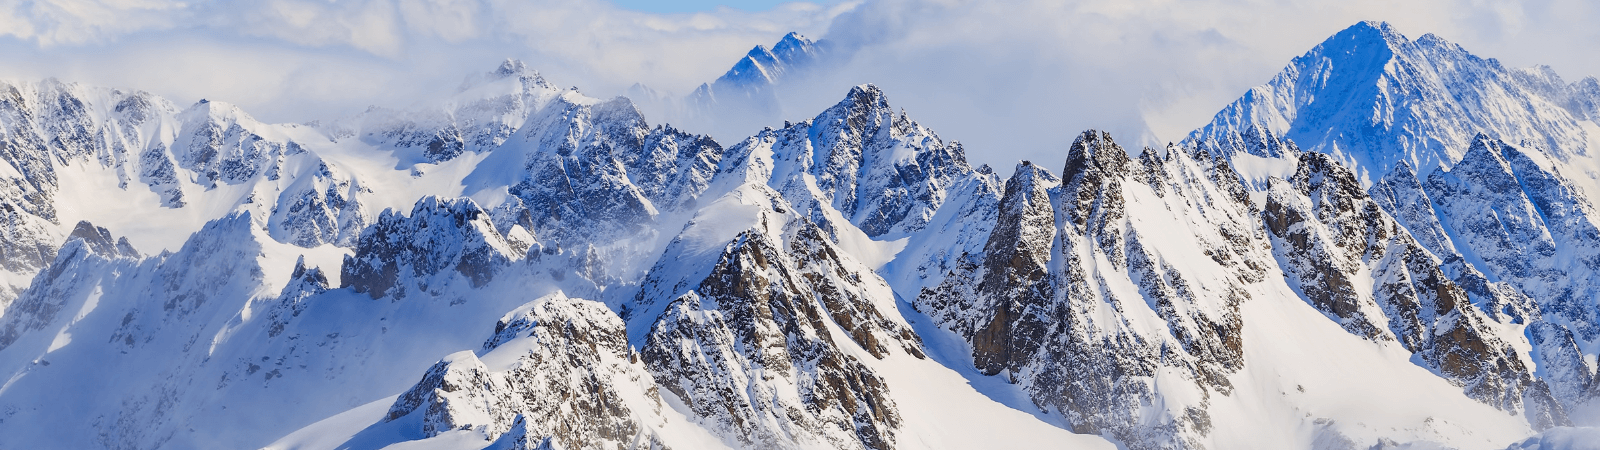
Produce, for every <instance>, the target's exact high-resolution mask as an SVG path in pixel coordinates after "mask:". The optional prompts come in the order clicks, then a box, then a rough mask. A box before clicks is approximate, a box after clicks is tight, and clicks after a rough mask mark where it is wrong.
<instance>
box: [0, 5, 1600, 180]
mask: <svg viewBox="0 0 1600 450" xmlns="http://www.w3.org/2000/svg"><path fill="white" fill-rule="evenodd" d="M1361 20H1382V21H1388V22H1390V23H1391V24H1393V25H1394V26H1395V27H1397V28H1398V29H1399V30H1400V31H1401V32H1402V33H1404V34H1406V35H1407V36H1409V37H1412V38H1416V37H1418V36H1421V35H1423V34H1426V33H1434V34H1437V35H1439V36H1442V37H1444V38H1445V39H1448V40H1451V41H1453V42H1456V43H1459V44H1461V45H1463V46H1464V47H1466V48H1467V49H1468V50H1469V51H1472V52H1473V53H1475V54H1478V55H1480V56H1485V57H1494V58H1499V59H1500V60H1501V61H1502V62H1503V63H1505V64H1507V65H1509V66H1517V67H1521V66H1533V65H1536V64H1546V65H1550V66H1552V67H1553V68H1554V69H1555V70H1556V71H1557V72H1558V73H1560V74H1562V75H1563V76H1564V77H1566V78H1567V79H1568V80H1569V81H1576V80H1578V79H1581V78H1583V77H1586V76H1591V75H1600V58H1596V57H1595V56H1594V55H1595V51H1594V49H1595V48H1600V27H1595V26H1593V25H1592V24H1594V23H1600V2H1592V1H1588V0H1522V1H1499V0H1406V1H1392V0H1347V1H1339V2H1328V1H1308V0H1281V1H1268V0H1091V1H1053V0H1050V1H1047V0H994V1H965V0H924V1H911V0H837V1H828V2H782V3H780V2H772V1H757V0H749V1H726V0H723V1H719V0H705V1H687V2H661V1H648V0H616V1H611V0H338V1H330V0H259V1H250V2H241V1H228V0H182V1H177V0H0V61H3V62H0V79H13V80H38V79H42V78H45V77H56V78H59V79H62V80H64V81H75V82H82V83H86V84H94V85H101V86H112V87H120V88H128V89H141V90H146V91H149V92H152V93H155V94H157V95H162V96H165V97H167V98H169V99H172V100H173V101H175V102H177V103H179V104H188V103H191V102H194V101H197V100H199V99H201V98H207V99H211V100H221V101H226V102H230V103H235V104H238V105H240V106H241V107H243V108H244V109H245V110H246V111H249V112H250V113H251V114H253V115H255V116H256V117H257V118H260V119H262V120H266V121H269V122H304V121H309V120H314V119H331V118H337V117H342V116H346V115H350V114H354V113H357V112H360V111H362V110H364V109H366V108H367V107H368V106H371V105H379V106H387V107H406V106H410V105H416V104H426V103H428V102H431V101H436V100H438V99H440V98H442V97H444V96H447V95H449V94H450V93H451V92H452V90H453V88H454V87H455V86H458V85H459V84H460V82H461V80H462V79H463V78H465V77H466V76H467V75H469V74H473V73H477V72H484V71H488V70H492V69H493V68H495V67H496V66H498V65H499V63H500V62H501V61H503V60H505V59H506V58H516V59H520V60H522V61H524V62H526V63H527V64H528V65H529V66H530V67H533V68H535V69H537V70H539V71H540V72H541V73H542V74H543V75H544V76H545V78H546V79H548V80H550V81H551V82H552V83H554V84H557V85H561V86H568V85H570V86H575V87H578V88H580V89H581V90H582V91H583V92H585V93H586V94H589V95H592V96H597V97H611V96H615V95H620V94H623V93H625V92H627V90H628V88H629V87H630V86H632V85H633V84H635V83H641V84H644V85H646V86H649V87H651V88H653V89H655V90H656V91H658V92H664V93H666V95H673V96H681V95H685V94H688V93H689V92H691V91H692V90H693V89H694V88H695V87H696V86H698V85H699V84H700V83H704V82H709V81H711V80H714V79H715V78H716V77H718V76H720V75H721V74H722V73H723V72H725V71H726V70H727V69H728V68H729V67H730V66H732V64H733V63H734V62H736V61H737V60H738V59H739V58H740V57H741V56H742V55H743V54H744V53H745V52H747V51H749V49H750V48H751V47H753V46H755V45H771V44H772V43H774V42H776V41H777V40H778V39H779V38H781V37H782V36H783V35H784V34H785V33H788V32H790V31H796V32H800V33H801V34H804V35H806V36H808V37H811V38H813V39H827V40H829V41H832V42H833V43H834V44H835V46H836V48H839V49H843V51H844V52H846V54H848V55H849V56H848V58H846V59H845V60H844V62H843V63H842V64H841V65H840V66H838V67H834V68H830V69H829V71H828V73H826V74H823V75H819V76H816V77H813V78H812V79H808V80H806V82H805V85H804V86H803V87H804V89H795V90H793V92H794V94H792V98H785V99H784V100H785V111H784V116H785V117H790V118H792V119H794V120H800V119H804V118H807V117H810V116H813V115H815V114H816V113H818V112H821V111H822V109H824V108H826V107H827V106H828V105H830V104H832V103H834V102H836V101H838V100H839V99H841V98H842V97H843V95H844V93H845V92H847V91H848V89H849V87H850V86H853V85H856V84H862V83H874V84H876V85H878V86H879V87H881V88H883V89H884V90H885V92H887V93H888V95H889V99H890V101H891V103H892V104H893V105H894V106H896V107H900V108H904V109H906V110H907V112H908V113H909V114H910V115H911V116H912V117H913V118H914V119H917V120H918V121H919V122H921V123H922V124H924V125H927V126H929V127H931V128H933V129H934V130H936V131H937V132H938V133H939V134H940V135H941V136H942V137H944V138H946V139H954V140H959V141H962V142H963V144H964V146H965V148H966V149H967V152H968V156H969V158H971V159H973V160H974V161H975V162H977V163H988V164H992V165H994V166H995V167H996V168H997V169H1000V170H1001V171H1002V172H1003V173H1005V172H1009V171H1010V168H1011V167H1012V166H1013V165H1014V164H1015V163H1016V161H1017V160H1019V159H1032V160H1036V161H1041V163H1044V164H1046V167H1054V166H1055V165H1056V164H1053V163H1045V161H1053V160H1060V159H1063V158H1064V154H1065V149H1066V147H1067V146H1068V145H1069V144H1070V141H1071V139H1072V138H1073V137H1074V136H1076V135H1077V133H1078V132H1080V131H1082V130H1084V129H1088V128H1096V129H1103V130H1108V131H1110V132H1112V133H1113V135H1114V136H1117V137H1118V140H1119V141H1121V142H1123V143H1125V144H1133V145H1160V144H1161V143H1164V142H1168V141H1177V140H1181V139H1182V138H1183V137H1184V135H1185V134H1187V133H1188V131H1190V130H1193V129H1195V128H1197V127H1199V126H1201V125H1203V124H1205V123H1206V122H1208V121H1209V120H1210V118H1211V115H1212V114H1215V112H1216V111H1218V110H1220V109H1222V107H1223V106H1225V105H1226V104H1227V103H1228V102H1230V101H1232V100H1234V99H1236V98H1238V97H1239V96H1240V95H1241V94H1242V93H1243V92H1244V91H1245V90H1247V89H1249V88H1250V87H1251V86H1255V85H1258V84H1262V83H1264V82H1266V81H1267V80H1268V79H1270V78H1271V77H1272V76H1273V75H1274V74H1276V73H1277V72H1278V71H1279V70H1281V69H1282V68H1283V67H1284V66H1285V65H1286V64H1287V63H1288V62H1289V60H1290V59H1291V58H1293V57H1295V56H1298V55H1300V54H1302V53H1304V52H1305V51H1307V50H1309V49H1311V48H1312V47H1313V46H1315V45H1316V44H1317V43H1319V42H1321V41H1322V40H1323V39H1325V38H1327V37H1328V36H1331V35H1333V34H1334V33H1336V32H1338V31H1339V30H1341V29H1343V28H1345V27H1348V26H1350V25H1352V24H1354V23H1356V22H1358V21H1361ZM773 125H774V126H777V125H780V124H773ZM691 131H695V130H691ZM749 131H750V133H753V132H755V131H756V130H749ZM719 134H738V133H728V132H721V133H719ZM716 137H717V138H718V139H719V140H721V141H724V142H728V143H731V142H732V141H736V140H738V139H740V138H742V137H743V136H723V135H717V136H716Z"/></svg>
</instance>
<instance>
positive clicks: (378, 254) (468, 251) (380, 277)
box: [340, 197, 535, 300]
mask: <svg viewBox="0 0 1600 450" xmlns="http://www.w3.org/2000/svg"><path fill="white" fill-rule="evenodd" d="M534 244H535V242H534V241H533V237H532V236H531V235H528V233H527V232H526V231H523V230H522V228H521V226H517V225H513V226H512V227H511V231H510V232H509V233H507V234H506V235H501V234H500V232H499V231H497V230H496V229H495V226H494V223H492V222H490V220H489V213H487V212H485V211H484V210H483V209H481V208H479V207H478V205H477V203H474V202H473V201H472V200H469V199H453V200H442V199H439V198H436V197H427V198H424V199H422V200H419V201H417V205H416V206H415V207H413V208H412V209H411V215H410V216H409V217H407V216H402V215H400V213H398V212H395V211H393V210H387V211H384V212H383V214H382V215H380V216H378V220H377V222H376V223H374V224H373V225H372V226H371V227H369V228H367V229H366V230H365V231H363V232H362V233H361V239H360V241H359V242H358V243H357V245H356V253H355V255H354V256H347V257H345V262H344V266H343V269H342V272H343V273H342V274H341V276H340V280H341V283H342V284H343V286H341V287H353V288H355V290H356V292H364V293H366V294H367V295H369V296H371V297H372V298H373V299H378V298H383V297H385V296H387V297H390V298H391V299H393V300H400V299H403V298H405V297H406V296H407V295H409V294H410V293H411V292H412V291H418V292H429V291H430V290H432V291H434V292H437V291H438V289H439V288H440V286H441V285H442V284H444V283H448V282H449V281H450V280H451V279H453V278H454V276H455V275H456V274H459V275H460V276H462V277H464V278H466V281H467V282H469V283H471V284H472V286H474V287H476V286H482V285H484V284H486V283H488V282H489V281H490V280H493V279H494V276H495V274H496V272H497V271H498V270H499V269H500V268H501V267H503V266H505V265H506V263H507V262H509V261H515V260H520V259H522V258H523V256H524V255H526V253H527V252H528V249H529V248H530V246H532V245H534Z"/></svg>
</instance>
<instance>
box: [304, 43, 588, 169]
mask: <svg viewBox="0 0 1600 450" xmlns="http://www.w3.org/2000/svg"><path fill="white" fill-rule="evenodd" d="M456 93H457V96H456V98H454V99H452V100H451V101H450V102H448V103H447V104H445V105H444V106H443V107H442V108H438V109H435V110H427V111H400V110H391V109H383V108H373V109H371V110H368V111H367V112H366V113H364V114H362V115H361V116H360V117H358V118H357V119H355V120H354V122H355V123H353V124H348V125H345V124H331V125H329V126H326V127H324V128H326V129H327V131H328V132H329V134H331V135H334V136H336V137H338V136H342V135H345V134H346V133H350V134H354V133H356V132H357V130H355V128H359V133H360V136H359V138H360V139H361V141H362V142H366V143H369V144H372V145H377V146H387V147H393V148H395V149H396V150H397V151H398V152H397V153H400V154H401V156H402V164H408V163H409V162H410V161H417V162H430V163H439V162H444V161H449V160H452V159H455V158H456V157H458V156H461V154H462V153H464V152H474V153H482V152H486V151H490V150H493V149H495V148H496V147H498V146H500V145H501V144H502V143H504V142H505V141H506V140H507V139H510V138H511V135H512V134H514V133H516V131H517V128H518V127H520V126H522V124H523V122H524V121H526V120H527V118H528V115H530V114H532V113H533V112H535V111H537V110H539V108H541V107H543V106H544V105H546V104H547V103H548V102H550V101H551V100H553V99H554V98H555V97H558V96H559V95H560V94H561V89H558V88H556V87H555V86H552V85H551V84H550V83H549V82H547V81H545V79H544V77H542V76H540V75H539V73H538V72H536V71H533V70H531V69H529V68H528V66H527V65H526V64H523V63H522V61H517V60H506V61H505V62H504V63H502V64H500V67H499V68H496V69H495V70H494V71H493V72H489V73H483V74H478V75H476V76H474V77H470V78H468V79H467V80H465V81H464V82H462V84H461V86H460V87H459V88H457V89H456Z"/></svg>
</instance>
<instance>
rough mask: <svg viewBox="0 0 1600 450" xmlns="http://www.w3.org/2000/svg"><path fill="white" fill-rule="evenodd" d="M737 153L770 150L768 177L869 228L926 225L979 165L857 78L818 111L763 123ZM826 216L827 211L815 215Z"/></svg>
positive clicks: (794, 196) (901, 229) (893, 234)
mask: <svg viewBox="0 0 1600 450" xmlns="http://www.w3.org/2000/svg"><path fill="white" fill-rule="evenodd" d="M728 154H729V156H728V158H729V160H731V161H740V162H743V161H747V160H749V159H751V158H769V159H770V161H771V164H772V165H771V166H768V167H765V168H764V169H765V170H766V171H767V173H769V174H770V176H769V177H764V178H762V181H765V182H767V183H768V184H769V185H770V186H771V187H772V188H773V189H776V190H778V191H779V192H782V193H783V195H784V198H785V199H787V200H788V201H790V202H792V203H794V204H795V205H796V206H797V207H800V208H801V209H802V210H813V209H815V208H814V207H812V206H808V205H807V203H810V202H816V203H820V204H825V205H828V206H829V207H831V208H832V209H834V210H837V211H838V212H839V214H841V215H842V216H843V218H844V219H845V220H846V221H849V222H850V223H852V224H855V225H856V226H857V227H859V228H861V231H864V232H866V234H867V235H868V236H871V237H874V238H879V239H892V238H898V237H901V236H906V235H909V234H911V233H915V232H917V231H921V230H922V229H923V228H924V227H926V226H927V225H928V221H929V220H931V219H932V218H933V216H934V213H935V212H936V211H937V210H938V209H939V207H940V206H941V205H943V204H944V202H945V200H946V199H947V198H948V197H949V196H950V188H951V186H952V185H953V184H955V183H956V182H957V181H959V180H961V179H962V178H964V177H965V176H967V175H969V174H971V173H973V169H972V167H971V166H969V165H967V161H966V155H965V154H964V153H963V151H962V149H961V145H960V144H959V143H954V142H951V143H946V142H944V141H943V140H941V139H940V138H939V137H938V135H936V134H934V133H933V131H932V130H929V129H928V128H926V127H923V126H922V125H920V124H918V123H917V122H915V121H913V120H911V119H910V118H909V117H908V116H907V115H906V114H905V113H904V112H899V113H897V112H896V111H895V110H894V109H893V108H890V106H889V102H888V97H887V96H886V95H884V93H883V91H881V90H879V89H878V88H877V87H876V86H873V85H863V86H857V87H855V88H852V89H851V90H850V93H849V94H848V95H847V96H846V97H845V99H844V100H843V101H840V102H839V103H838V104H835V105H834V106H833V107H832V108H828V110H827V111H824V112H823V113H822V114H819V115H817V117H816V118H814V119H812V120H808V121H804V122H800V123H796V124H788V126H786V127H784V128H783V129H778V130H771V129H768V130H763V131H762V132H761V133H759V134H757V135H756V136H754V137H751V138H749V139H746V140H745V141H744V142H741V143H740V144H738V145H736V146H734V147H733V148H731V149H729V151H728ZM811 219H812V221H813V222H818V223H819V224H823V223H825V222H826V219H824V218H822V217H817V216H813V217H811Z"/></svg>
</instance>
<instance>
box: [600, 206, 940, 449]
mask: <svg viewBox="0 0 1600 450" xmlns="http://www.w3.org/2000/svg"><path fill="white" fill-rule="evenodd" d="M779 211H782V212H779ZM893 302H894V294H893V292H892V291H891V290H890V289H889V287H888V285H887V284H886V283H885V282H884V281H883V280H882V279H881V278H879V277H878V276H877V275H876V274H874V273H873V272H872V271H871V270H870V269H869V268H867V267H866V266H864V265H863V264H861V263H860V262H857V261H854V260H853V259H852V258H851V257H850V256H849V254H848V253H846V252H844V251H842V250H841V248H840V247H839V246H838V245H837V244H836V243H834V242H833V241H831V240H830V239H829V237H828V236H827V234H826V233H825V232H824V231H823V230H822V229H821V228H820V227H818V226H816V225H815V224H813V223H811V222H810V221H809V219H806V218H805V213H804V211H803V210H800V209H799V208H797V207H795V206H793V205H789V204H787V203H786V202H784V201H783V199H782V197H780V196H779V194H778V193H777V192H775V191H773V190H772V189H770V188H768V187H766V186H765V185H763V184H747V185H743V186H741V187H739V188H738V189H735V190H734V191H732V192H730V193H728V194H726V195H724V196H723V197H722V198H720V199H718V200H717V201H715V202H711V203H710V204H708V205H707V206H706V207H705V208H704V209H703V210H702V212H701V214H700V215H699V216H698V217H696V218H695V219H694V220H692V221H691V222H690V223H689V225H688V226H687V227H686V228H685V229H684V231H683V233H681V234H680V235H679V236H678V237H677V238H675V239H674V241H673V243H672V244H671V245H669V246H668V248H667V250H666V252H665V253H664V254H663V255H662V257H661V259H660V261H659V262H658V263H657V264H656V266H655V267H654V268H652V269H651V271H650V275H649V276H648V277H647V278H646V279H645V281H644V283H643V284H642V286H641V288H640V289H639V291H638V294H637V295H636V296H635V297H634V298H633V299H631V300H630V301H629V303H627V304H626V305H625V306H624V308H623V316H624V317H626V318H628V320H629V322H630V328H633V327H640V328H639V329H638V330H642V331H643V332H642V333H641V332H639V331H634V332H635V333H638V334H637V335H636V336H635V337H634V338H633V341H634V342H635V343H638V344H643V345H642V346H641V347H640V348H641V350H640V353H641V358H642V360H643V361H644V362H645V364H646V365H647V367H649V368H650V371H651V373H652V374H654V375H655V376H656V379H657V380H660V381H659V382H660V383H661V384H662V387H663V388H664V389H666V391H668V392H671V393H672V394H673V395H674V396H676V397H677V398H679V399H681V400H682V401H683V402H684V404H686V405H687V406H688V407H689V409H691V410H693V411H694V413H695V415H696V416H697V419H696V420H697V421H698V422H699V423H700V424H701V425H703V426H705V427H707V428H708V429H711V430H713V432H715V433H717V434H718V435H720V436H722V437H723V438H724V440H726V441H727V442H729V443H733V444H736V445H739V446H748V447H759V448H796V447H809V446H817V445H821V446H827V447H833V448H872V449H887V448H894V446H895V442H896V438H895V430H896V429H897V428H899V427H900V425H901V416H900V412H899V411H898V409H897V407H896V406H895V402H894V400H893V398H892V396H891V395H890V392H889V387H888V386H887V384H886V383H885V382H884V381H883V379H882V377H881V376H879V375H878V374H876V373H875V371H874V369H872V368H871V367H870V366H869V365H868V364H866V363H864V362H863V361H862V359H861V358H863V357H865V358H869V359H870V358H878V359H881V358H887V357H890V356H891V355H900V356H898V357H907V355H909V356H910V357H915V358H921V357H923V354H922V349H921V342H920V340H919V339H918V338H917V336H916V334H914V333H913V332H912V331H911V328H910V326H909V325H908V324H906V323H905V322H904V321H903V320H902V319H901V318H900V317H898V315H891V314H893V312H894V311H895V309H894V303H893ZM858 355H859V356H858Z"/></svg>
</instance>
